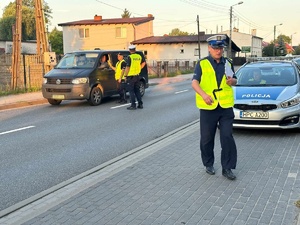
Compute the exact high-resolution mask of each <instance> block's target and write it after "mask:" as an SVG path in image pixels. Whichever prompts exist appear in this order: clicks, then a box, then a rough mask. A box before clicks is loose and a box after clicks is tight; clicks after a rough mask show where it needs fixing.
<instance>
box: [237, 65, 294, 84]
mask: <svg viewBox="0 0 300 225" xmlns="http://www.w3.org/2000/svg"><path fill="white" fill-rule="evenodd" d="M236 77H237V86H256V87H259V86H262V87H263V86H291V85H294V84H296V82H297V77H296V71H295V69H294V67H292V66H291V65H289V66H286V65H273V64H272V65H269V66H267V65H262V66H250V65H249V66H247V65H246V66H245V67H242V68H240V69H239V70H238V71H237V73H236Z"/></svg>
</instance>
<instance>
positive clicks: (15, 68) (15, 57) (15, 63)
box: [11, 0, 22, 90]
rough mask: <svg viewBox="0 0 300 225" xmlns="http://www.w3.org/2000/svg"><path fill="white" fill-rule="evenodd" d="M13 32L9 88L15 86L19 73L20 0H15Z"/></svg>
mask: <svg viewBox="0 0 300 225" xmlns="http://www.w3.org/2000/svg"><path fill="white" fill-rule="evenodd" d="M12 32H13V54H12V76H11V89H12V90H15V89H16V87H17V80H18V76H19V74H20V58H21V43H22V42H21V41H22V0H16V24H15V25H14V26H13V28H12Z"/></svg>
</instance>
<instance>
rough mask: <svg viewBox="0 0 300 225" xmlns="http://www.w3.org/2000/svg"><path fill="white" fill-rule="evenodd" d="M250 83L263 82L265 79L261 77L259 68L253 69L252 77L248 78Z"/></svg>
mask: <svg viewBox="0 0 300 225" xmlns="http://www.w3.org/2000/svg"><path fill="white" fill-rule="evenodd" d="M249 82H250V84H265V83H266V80H264V79H262V77H261V73H260V70H253V72H252V78H251V79H249Z"/></svg>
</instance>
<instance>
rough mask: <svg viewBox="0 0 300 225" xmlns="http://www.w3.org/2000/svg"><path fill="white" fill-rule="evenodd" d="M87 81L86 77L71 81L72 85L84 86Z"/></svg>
mask: <svg viewBox="0 0 300 225" xmlns="http://www.w3.org/2000/svg"><path fill="white" fill-rule="evenodd" d="M88 81H89V79H88V78H87V77H81V78H76V79H74V80H72V84H85V83H88Z"/></svg>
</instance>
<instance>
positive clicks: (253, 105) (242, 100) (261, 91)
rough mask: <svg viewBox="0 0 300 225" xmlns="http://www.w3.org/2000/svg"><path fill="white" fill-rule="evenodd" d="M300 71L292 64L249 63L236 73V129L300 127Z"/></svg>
mask: <svg viewBox="0 0 300 225" xmlns="http://www.w3.org/2000/svg"><path fill="white" fill-rule="evenodd" d="M299 74H300V71H299V68H298V67H297V66H296V65H295V62H292V61H258V62H251V63H246V64H244V65H243V66H241V67H240V68H239V69H238V71H237V72H236V76H237V85H236V86H235V87H233V88H234V94H235V102H234V114H235V118H234V123H233V127H235V128H267V129H290V128H300V122H299V115H300V80H299Z"/></svg>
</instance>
